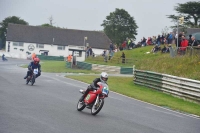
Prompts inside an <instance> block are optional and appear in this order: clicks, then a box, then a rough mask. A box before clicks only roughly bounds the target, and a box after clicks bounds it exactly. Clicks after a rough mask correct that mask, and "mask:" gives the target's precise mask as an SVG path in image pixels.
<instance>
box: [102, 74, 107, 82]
mask: <svg viewBox="0 0 200 133" xmlns="http://www.w3.org/2000/svg"><path fill="white" fill-rule="evenodd" d="M100 80H101V82H106V81H107V80H108V74H107V73H106V72H102V73H101V77H100Z"/></svg>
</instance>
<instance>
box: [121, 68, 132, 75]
mask: <svg viewBox="0 0 200 133" xmlns="http://www.w3.org/2000/svg"><path fill="white" fill-rule="evenodd" d="M120 74H133V68H131V67H121V69H120Z"/></svg>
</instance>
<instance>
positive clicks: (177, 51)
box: [169, 46, 200, 58]
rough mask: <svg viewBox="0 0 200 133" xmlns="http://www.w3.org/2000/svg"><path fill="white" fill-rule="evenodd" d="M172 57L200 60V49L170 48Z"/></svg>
mask: <svg viewBox="0 0 200 133" xmlns="http://www.w3.org/2000/svg"><path fill="white" fill-rule="evenodd" d="M169 51H170V55H171V57H175V56H191V57H192V58H194V57H197V58H200V47H197V46H193V47H191V46H189V47H178V48H176V47H175V48H173V47H169Z"/></svg>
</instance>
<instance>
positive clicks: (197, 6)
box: [167, 1, 200, 28]
mask: <svg viewBox="0 0 200 133" xmlns="http://www.w3.org/2000/svg"><path fill="white" fill-rule="evenodd" d="M174 10H175V11H177V13H178V14H179V15H177V16H176V15H167V16H168V18H170V19H172V21H173V22H177V20H178V19H179V18H180V17H184V24H183V25H182V27H187V28H194V27H196V28H197V27H200V23H198V20H199V19H200V1H190V2H186V3H184V4H180V3H178V6H175V7H174ZM192 19H193V21H192ZM172 27H175V26H172Z"/></svg>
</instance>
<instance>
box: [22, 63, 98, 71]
mask: <svg viewBox="0 0 200 133" xmlns="http://www.w3.org/2000/svg"><path fill="white" fill-rule="evenodd" d="M40 64H41V70H42V72H52V73H87V74H88V73H99V72H95V71H91V70H83V69H71V68H67V67H66V62H65V61H41V63H40ZM27 66H28V65H23V66H22V67H23V68H27Z"/></svg>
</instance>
